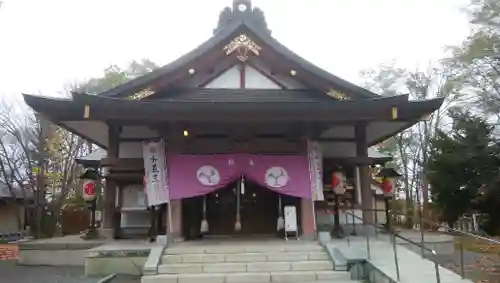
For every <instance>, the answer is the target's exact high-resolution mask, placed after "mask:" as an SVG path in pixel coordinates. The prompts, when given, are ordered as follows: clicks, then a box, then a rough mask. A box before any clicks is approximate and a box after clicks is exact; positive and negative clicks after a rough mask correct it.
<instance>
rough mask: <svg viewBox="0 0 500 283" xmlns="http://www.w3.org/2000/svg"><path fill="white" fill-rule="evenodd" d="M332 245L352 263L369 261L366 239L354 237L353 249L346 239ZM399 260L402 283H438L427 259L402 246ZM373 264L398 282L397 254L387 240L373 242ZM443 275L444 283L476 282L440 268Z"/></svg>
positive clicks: (383, 238) (398, 252)
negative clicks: (364, 259)
mask: <svg viewBox="0 0 500 283" xmlns="http://www.w3.org/2000/svg"><path fill="white" fill-rule="evenodd" d="M331 245H333V246H334V247H336V248H337V249H338V250H339V251H340V252H342V254H343V255H344V256H345V257H346V258H347V259H348V260H349V259H359V258H368V256H367V245H366V239H365V238H363V237H351V243H350V245H349V244H348V243H347V240H346V239H343V240H332V242H331ZM397 258H398V263H399V271H400V272H399V273H400V278H401V279H400V282H401V283H434V282H437V280H436V272H435V267H434V263H433V262H432V261H430V260H427V259H424V258H422V257H421V256H420V255H418V254H416V253H414V252H412V251H410V250H409V249H407V248H405V247H401V246H399V245H398V246H397ZM369 261H370V262H371V263H372V264H373V265H374V266H375V267H376V268H378V269H379V270H380V271H382V272H383V273H385V274H387V275H388V276H390V277H391V278H393V279H394V280H395V281H396V279H397V273H396V264H395V260H394V250H393V248H392V244H391V243H390V242H389V240H388V238H387V237H379V239H375V238H371V239H370V258H369ZM439 273H440V276H441V283H472V281H470V280H464V279H462V278H461V277H460V276H459V275H457V274H456V273H454V272H452V271H450V270H448V269H446V268H444V267H439Z"/></svg>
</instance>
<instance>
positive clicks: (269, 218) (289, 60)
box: [24, 0, 443, 239]
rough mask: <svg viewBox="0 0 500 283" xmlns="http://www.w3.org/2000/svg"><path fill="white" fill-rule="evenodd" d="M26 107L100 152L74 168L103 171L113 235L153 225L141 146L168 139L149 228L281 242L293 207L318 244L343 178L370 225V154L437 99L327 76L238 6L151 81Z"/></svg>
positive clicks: (259, 15)
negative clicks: (384, 92)
mask: <svg viewBox="0 0 500 283" xmlns="http://www.w3.org/2000/svg"><path fill="white" fill-rule="evenodd" d="M24 100H25V102H26V103H27V104H28V105H29V106H30V107H31V108H32V109H33V110H34V111H35V112H37V113H39V114H41V115H43V116H44V117H46V118H47V119H49V120H50V121H52V122H53V123H55V124H57V125H59V126H60V127H62V128H64V129H66V130H68V131H70V132H72V133H75V134H76V135H78V136H81V137H82V138H84V139H86V140H88V141H91V142H93V143H94V144H96V145H98V146H99V147H101V148H102V149H103V150H98V151H97V152H94V153H92V154H91V156H88V157H83V158H81V159H80V162H81V163H84V164H87V165H88V166H97V167H101V168H106V170H105V171H106V172H108V173H107V174H106V176H105V178H106V182H105V188H104V198H105V199H104V205H103V219H102V221H103V223H102V224H103V227H104V231H107V232H109V233H110V234H111V233H112V234H113V235H114V236H115V237H127V236H129V235H132V234H144V233H147V229H148V227H150V225H152V224H151V223H150V220H149V216H148V212H147V210H146V206H147V204H146V202H147V201H146V200H145V199H146V197H145V194H144V186H143V184H144V183H143V181H144V175H145V160H144V159H145V158H144V156H143V145H144V144H145V143H149V142H157V141H161V142H162V144H164V148H163V150H164V151H165V157H164V159H165V160H164V161H165V162H166V183H167V185H166V186H165V188H164V189H165V190H168V203H165V204H161V205H158V206H156V213H157V216H156V217H155V220H154V221H156V223H157V229H158V232H159V233H160V234H162V233H168V235H170V236H171V237H173V238H178V239H196V238H200V235H201V234H203V236H206V237H208V236H214V237H215V236H236V235H246V236H251V235H271V234H275V233H276V230H277V219H279V218H280V217H282V216H283V213H284V207H287V206H288V207H294V209H295V213H296V215H295V216H296V220H297V230H298V234H300V235H301V236H302V237H304V238H314V237H316V233H317V227H318V224H317V221H318V219H317V212H318V210H319V209H322V207H324V206H325V202H328V194H329V186H328V184H330V183H331V178H332V177H331V176H332V172H333V171H334V170H339V169H338V168H341V170H342V171H343V173H344V174H345V176H346V184H347V185H346V187H347V189H348V190H347V191H350V192H352V193H351V197H350V203H351V206H352V207H354V208H357V209H359V211H360V216H362V218H363V221H364V222H366V223H373V222H374V221H375V216H374V212H373V211H370V209H373V208H374V207H375V205H374V190H373V189H372V182H373V180H372V176H371V173H370V166H371V165H373V164H375V163H383V162H385V161H387V159H388V158H387V157H384V156H380V155H377V153H376V152H375V153H370V152H371V149H370V150H369V148H370V147H372V146H374V145H377V144H379V143H380V142H382V141H384V140H386V139H388V138H390V137H391V136H394V135H395V134H397V133H400V132H401V131H404V130H405V129H407V128H409V127H411V126H412V125H414V124H416V123H418V122H419V121H421V120H422V119H426V117H428V115H430V114H431V113H432V112H433V111H435V110H437V109H438V108H439V107H440V106H441V104H442V102H443V99H442V98H439V99H432V100H424V101H409V97H408V95H398V96H390V97H383V96H380V95H378V94H375V93H373V92H370V91H369V90H366V89H364V88H362V87H359V86H357V85H355V84H352V83H350V82H348V81H345V80H343V79H341V78H339V77H337V76H335V75H333V74H330V73H328V72H327V71H325V70H322V69H320V68H319V67H317V66H315V65H314V64H313V63H311V62H308V61H306V60H304V59H303V58H302V57H300V56H299V55H297V54H296V53H294V52H293V51H292V50H290V49H289V48H287V47H286V46H284V45H283V44H281V43H280V42H279V41H278V40H276V39H275V38H274V37H273V36H272V35H271V30H270V29H269V28H268V26H267V24H266V20H265V17H264V13H263V11H262V10H260V9H259V8H257V7H253V6H252V3H251V1H250V0H233V3H232V7H227V8H224V9H223V10H222V12H221V13H220V17H219V21H218V24H217V26H216V28H215V29H214V31H213V35H212V36H211V37H210V38H209V39H208V40H207V41H205V42H204V43H202V44H201V45H199V47H197V48H196V49H194V50H191V51H189V52H188V53H186V54H185V55H184V56H182V57H180V58H179V59H177V60H175V61H173V62H172V63H170V64H167V65H165V66H162V67H160V68H158V69H156V70H154V71H152V72H150V73H148V74H146V75H143V76H141V77H138V78H135V79H133V80H131V81H129V82H127V83H124V84H122V85H120V86H117V87H115V88H112V89H110V90H107V91H105V92H103V93H99V94H97V95H96V94H89V93H76V92H75V93H72V97H71V98H69V99H59V98H48V97H42V96H37V95H29V94H25V95H24ZM313 159H316V163H317V164H312V163H314V162H315V161H314V160H313ZM380 160H382V161H380ZM202 222H206V223H207V225H205V226H206V227H202V226H204V225H203V224H202ZM278 222H279V221H278ZM235 223H239V226H238V225H236V226H237V227H236V226H235ZM124 228H127V229H124ZM200 230H204V231H200Z"/></svg>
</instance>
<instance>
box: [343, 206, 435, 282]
mask: <svg viewBox="0 0 500 283" xmlns="http://www.w3.org/2000/svg"><path fill="white" fill-rule="evenodd" d="M344 215H345V218H346V225H347V223H348V217H347V216H348V215H350V216H351V217H352V218H353V219H354V218H355V219H358V220H361V221H363V218H361V217H359V216H357V215H354V213H353V212H348V211H345V210H344ZM353 225H354V221H353ZM363 225H365V224H363ZM367 225H369V226H372V227H375V229H383V230H386V228H385V227H384V226H382V225H378V224H372V223H367ZM386 231H387V232H388V233H389V234H390V235H391V236H392V237H391V239H392V249H393V251H394V264H395V266H396V276H397V280H398V281H401V276H400V270H399V259H398V255H397V247H396V238H399V239H401V240H404V241H406V242H408V243H410V244H413V245H416V246H417V247H420V248H421V249H423V250H427V251H429V252H431V253H432V255H433V257H434V260H433V262H434V269H435V272H436V283H441V275H440V273H439V264H438V263H437V261H436V258H435V257H436V256H437V254H436V251H435V250H433V249H429V248H427V247H425V246H424V245H422V244H419V243H417V242H415V241H412V240H410V239H408V238H406V237H403V236H401V235H398V234H397V233H394V232H392V231H389V230H386ZM347 237H348V238H347V241H348V244H349V245H350V236H349V235H348V236H347ZM366 249H367V255H368V259H370V258H371V256H370V235H369V233H366ZM422 256H423V255H422Z"/></svg>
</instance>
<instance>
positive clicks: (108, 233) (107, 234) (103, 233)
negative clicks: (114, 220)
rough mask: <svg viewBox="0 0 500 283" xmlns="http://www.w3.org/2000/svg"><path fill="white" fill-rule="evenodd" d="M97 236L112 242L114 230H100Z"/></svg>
mask: <svg viewBox="0 0 500 283" xmlns="http://www.w3.org/2000/svg"><path fill="white" fill-rule="evenodd" d="M99 236H100V237H101V238H104V239H108V240H113V239H114V238H115V233H114V229H107V228H106V229H105V228H103V229H101V230H99Z"/></svg>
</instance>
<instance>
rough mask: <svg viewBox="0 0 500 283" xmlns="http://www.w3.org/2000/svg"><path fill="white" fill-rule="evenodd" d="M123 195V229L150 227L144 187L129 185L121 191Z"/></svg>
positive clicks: (121, 222)
mask: <svg viewBox="0 0 500 283" xmlns="http://www.w3.org/2000/svg"><path fill="white" fill-rule="evenodd" d="M120 192H121V194H122V212H121V220H120V226H121V227H122V228H142V227H149V224H150V223H149V213H148V211H147V210H146V196H145V194H144V189H143V186H142V185H128V186H125V187H123V188H122V189H121V190H120Z"/></svg>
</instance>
